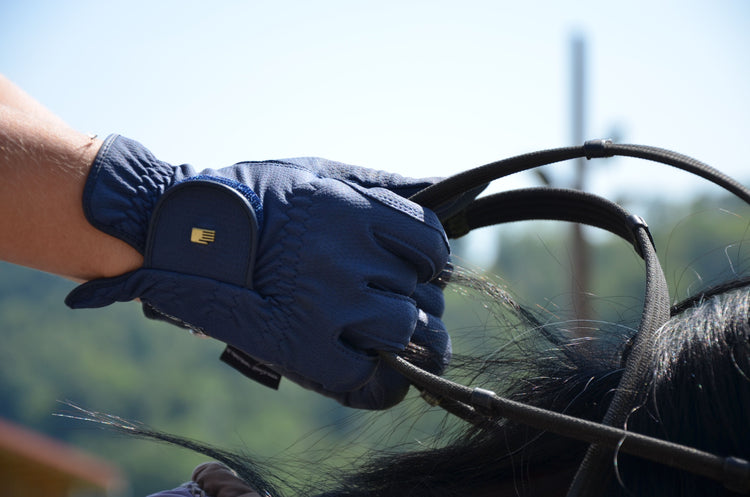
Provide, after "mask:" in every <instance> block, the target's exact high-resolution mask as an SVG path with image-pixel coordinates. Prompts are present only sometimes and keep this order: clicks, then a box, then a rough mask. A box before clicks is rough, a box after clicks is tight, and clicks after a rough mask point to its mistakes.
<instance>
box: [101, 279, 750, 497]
mask: <svg viewBox="0 0 750 497" xmlns="http://www.w3.org/2000/svg"><path fill="white" fill-rule="evenodd" d="M453 282H454V283H457V284H459V285H462V286H470V287H473V288H474V289H475V290H478V291H479V292H480V293H483V294H484V295H486V296H488V297H489V298H490V300H491V301H492V303H493V306H496V307H498V308H499V309H502V310H501V311H499V310H495V311H494V313H495V314H500V313H502V314H503V315H504V316H505V317H504V318H503V319H504V320H505V321H506V323H507V324H508V326H509V327H508V329H513V330H516V331H515V332H514V333H513V336H512V337H510V338H509V337H507V336H505V337H504V338H503V336H502V335H503V334H502V333H501V334H500V337H501V338H500V339H501V340H503V343H502V345H499V346H498V347H496V348H495V349H494V351H493V350H488V349H484V351H483V352H482V353H481V354H476V355H475V354H456V355H455V356H454V358H453V361H452V363H451V367H450V370H449V372H448V375H449V376H450V377H451V378H452V379H455V380H456V381H460V382H462V383H465V384H471V385H472V386H475V387H477V386H478V387H484V388H489V389H492V390H494V391H496V392H497V393H498V394H500V395H503V396H506V397H508V398H511V399H514V400H518V401H521V402H525V403H528V404H531V405H534V406H538V407H542V408H546V409H550V410H554V411H557V412H564V413H566V414H569V415H572V416H577V417H581V418H585V419H590V420H594V421H599V420H601V418H602V417H603V416H604V413H605V411H606V408H607V405H608V402H609V399H610V398H611V396H612V392H613V389H615V388H616V387H617V384H618V382H619V380H620V376H621V374H622V370H623V368H622V356H623V353H624V352H625V351H626V349H627V343H628V340H629V338H630V337H631V336H632V333H633V332H634V330H633V329H632V328H628V327H623V326H618V325H616V324H612V325H606V324H602V325H601V330H600V333H599V334H598V335H597V336H596V337H593V338H585V339H582V338H575V337H574V336H572V335H571V334H570V333H569V330H568V329H567V327H564V326H559V325H554V324H545V323H543V322H542V320H541V319H539V318H537V317H536V316H535V315H534V314H533V313H531V312H529V311H528V310H526V309H524V308H522V307H521V306H519V305H518V304H516V303H515V302H514V301H513V300H512V299H511V298H510V297H509V296H508V295H507V294H506V293H505V292H503V291H502V290H500V289H499V288H497V287H495V286H494V285H492V284H491V283H489V282H487V281H486V280H484V279H482V278H476V277H471V276H469V277H467V276H462V275H461V274H460V272H457V274H456V275H454V277H453ZM745 283H746V282H745ZM735 286H736V285H735ZM727 288H729V290H727ZM727 288H723V289H722V292H723V293H716V292H711V291H708V292H706V295H710V297H707V298H704V299H693V300H692V301H691V302H690V303H689V305H685V306H682V307H680V308H679V309H678V310H679V312H678V313H677V314H676V315H674V316H673V317H672V318H671V319H670V321H669V322H668V323H667V324H666V325H665V326H664V327H662V328H661V329H660V330H659V332H658V334H657V338H656V341H655V346H654V351H653V356H652V357H653V360H652V370H653V371H654V373H653V376H652V378H651V379H650V382H649V384H648V385H644V386H643V390H644V395H643V400H642V402H641V404H640V405H638V406H634V409H633V412H632V413H631V415H630V417H629V419H628V425H627V429H629V430H633V431H635V432H639V433H643V434H646V435H651V436H654V437H658V438H663V439H666V440H670V441H673V442H677V443H681V444H685V445H689V446H692V447H695V448H698V449H701V450H705V451H710V452H713V453H715V454H718V455H724V456H729V455H734V456H738V457H745V458H747V457H749V456H750V430H747V419H748V415H749V414H750V325H749V324H748V317H749V316H748V309H750V292H749V291H748V289H747V287H746V286H741V287H739V288H731V287H727ZM511 348H512V351H511V350H510V349H511ZM408 354H412V357H411V358H410V360H413V361H415V362H418V361H419V360H421V358H420V351H419V350H412V351H409V352H407V355H408ZM407 358H408V359H409V357H407ZM89 414H91V413H89ZM93 416H94V417H98V418H99V421H104V422H106V423H107V424H110V425H112V426H114V427H115V428H117V429H121V430H124V431H126V432H128V433H130V434H133V435H136V436H141V437H146V438H152V439H157V440H161V441H165V442H168V443H172V444H176V445H179V446H182V447H186V448H189V449H191V450H195V451H197V452H200V453H202V454H204V455H206V456H207V457H210V458H212V459H215V460H218V461H220V462H223V463H225V464H226V465H228V466H229V467H231V468H232V469H234V470H235V471H236V472H237V473H238V474H239V475H240V476H241V477H242V478H243V479H245V481H247V482H248V483H249V484H250V485H251V486H253V487H254V488H256V489H258V490H259V491H260V493H261V494H263V492H268V494H270V495H272V496H274V497H277V496H278V497H281V496H282V495H288V496H290V497H291V495H298V496H301V495H306V496H307V495H310V496H312V495H318V496H320V497H356V496H388V497H393V496H399V495H403V496H409V497H419V496H425V497H426V496H431V497H435V496H438V497H441V496H459V495H460V496H465V495H473V496H481V495H513V496H515V495H565V493H566V490H567V485H568V484H569V483H570V481H571V480H572V478H573V475H574V474H575V471H576V468H577V466H578V464H579V463H580V461H581V459H582V457H583V454H584V452H585V450H586V448H587V444H585V443H583V442H578V441H575V440H570V439H567V438H564V437H560V436H557V435H553V434H549V433H540V432H538V431H536V430H534V429H531V428H528V427H525V426H523V425H519V424H515V423H508V422H504V421H503V420H493V421H492V422H487V423H486V424H484V425H480V426H474V425H470V424H468V423H465V422H462V421H456V422H455V424H454V425H453V426H454V429H453V430H446V431H445V439H444V440H442V441H441V443H439V444H437V445H435V446H432V447H429V448H424V449H419V450H406V451H404V450H393V451H387V452H375V453H373V454H372V457H369V458H368V459H366V460H364V461H361V460H359V461H358V462H357V466H356V468H355V469H354V470H353V471H351V472H347V473H343V474H342V473H341V471H339V470H337V469H336V468H333V469H332V470H330V471H327V470H325V469H324V468H322V467H317V466H314V468H315V469H314V471H315V472H316V473H317V474H315V475H311V478H310V479H304V480H305V481H306V482H313V483H309V484H308V485H307V486H306V487H303V488H299V487H295V488H285V486H286V485H285V483H286V481H287V478H286V476H287V474H288V473H284V472H283V470H282V469H280V467H279V466H276V465H273V464H263V463H261V462H259V461H258V460H256V459H254V458H252V457H249V456H247V455H244V454H238V453H235V452H232V451H227V450H223V449H219V448H215V447H210V446H207V445H205V444H202V443H200V442H196V441H193V440H189V439H184V438H180V437H174V436H172V435H167V434H164V433H162V432H159V431H156V430H151V429H148V428H146V427H143V426H140V425H134V424H130V423H125V422H122V420H118V419H116V418H112V417H107V416H104V417H102V416H98V415H93ZM613 466H614V467H615V469H616V476H617V478H613V479H612V480H611V482H610V486H609V489H608V493H607V495H623V496H624V495H638V496H644V495H654V496H657V495H658V496H663V495H681V496H682V495H725V494H726V495H732V494H730V493H728V491H726V490H724V489H723V487H722V486H721V485H720V484H718V483H715V482H713V481H709V480H706V479H704V478H702V477H698V476H695V475H692V474H689V473H686V472H682V471H678V470H672V469H668V468H666V467H661V466H659V465H655V464H654V463H650V462H646V461H643V460H640V459H639V458H636V457H633V456H628V455H625V454H617V457H616V459H615V460H613Z"/></svg>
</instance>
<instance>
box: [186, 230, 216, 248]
mask: <svg viewBox="0 0 750 497" xmlns="http://www.w3.org/2000/svg"><path fill="white" fill-rule="evenodd" d="M214 240H216V231H214V230H207V229H204V228H193V230H192V231H191V232H190V241H191V242H193V243H200V244H201V245H208V244H209V243H213V242H214Z"/></svg>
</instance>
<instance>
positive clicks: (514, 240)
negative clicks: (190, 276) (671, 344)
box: [0, 198, 749, 497]
mask: <svg viewBox="0 0 750 497" xmlns="http://www.w3.org/2000/svg"><path fill="white" fill-rule="evenodd" d="M719 205H720V206H722V208H719V207H718V206H719ZM743 209H744V210H743ZM644 217H646V219H647V220H649V222H650V223H651V228H652V232H653V234H654V238H655V240H656V245H657V249H658V251H659V254H660V257H661V260H662V264H663V265H664V267H665V270H666V272H667V276H668V279H669V283H670V288H671V290H672V293H673V295H675V296H677V297H684V296H687V295H688V294H690V293H691V292H694V291H696V290H697V289H699V288H703V287H705V286H707V285H709V284H710V283H712V282H713V283H716V282H718V281H721V280H723V279H726V278H728V277H731V275H732V274H738V273H742V272H747V271H746V270H747V257H746V255H744V254H743V245H744V244H743V243H742V240H743V239H744V238H746V237H747V229H748V219H749V217H748V212H747V208H746V207H743V206H740V205H738V204H737V203H735V202H734V201H732V200H729V199H724V198H722V199H720V200H719V199H715V198H713V199H701V200H699V201H696V202H694V203H693V204H692V205H690V206H685V205H679V206H678V205H666V204H659V205H651V206H649V207H648V209H647V214H646V216H644ZM568 234H569V230H568V227H567V226H566V225H561V224H560V223H556V224H550V223H524V224H523V225H519V226H509V227H503V228H500V229H499V230H497V237H496V240H497V242H496V248H497V257H496V260H495V262H494V264H492V265H491V267H490V268H488V272H489V273H492V274H494V275H496V277H497V281H499V282H500V284H501V285H503V286H505V287H507V288H508V289H509V290H510V291H511V292H512V293H513V294H515V295H518V296H519V299H520V301H521V302H523V303H524V304H526V305H529V306H530V307H532V308H535V309H536V310H537V311H538V312H540V313H541V314H542V315H546V316H548V317H549V319H550V320H564V319H569V318H571V317H572V316H573V315H574V314H573V313H572V312H571V310H570V291H571V286H570V285H571V284H570V276H571V270H570V264H569V260H570V254H569V250H570V249H569V245H568V244H567V240H568ZM587 236H588V237H589V238H590V239H591V240H592V243H593V246H592V250H591V263H592V275H593V277H594V278H593V281H592V283H591V287H590V290H591V291H592V293H593V294H594V295H595V296H596V298H595V300H594V309H595V311H596V316H597V319H605V320H614V321H618V322H624V323H626V324H630V325H632V326H636V325H637V322H638V318H639V316H640V306H641V304H642V291H643V283H644V282H643V279H644V273H643V267H642V265H641V263H640V261H639V259H638V257H637V256H636V255H635V254H634V252H633V250H632V249H631V248H630V247H629V246H628V245H627V244H626V243H625V242H623V241H621V240H618V239H614V237H613V236H609V235H602V234H599V233H596V234H594V233H592V232H587ZM461 247H462V243H461V242H460V241H459V242H457V243H456V249H457V252H458V257H457V259H458V261H459V263H460V262H461V257H460V256H461ZM744 252H747V251H744ZM468 262H470V261H468ZM73 286H74V284H73V283H71V282H68V281H65V280H63V279H61V278H57V277H54V276H50V275H46V274H43V273H40V272H37V271H33V270H28V269H24V268H20V267H16V266H12V265H8V264H4V265H0V326H1V327H2V339H3V346H2V348H0V400H2V402H1V403H0V416H2V417H5V418H7V419H10V420H12V421H15V422H18V423H22V424H24V425H27V426H29V427H32V428H34V429H37V430H40V431H42V432H44V433H47V434H50V435H52V436H55V437H58V438H60V439H62V440H65V441H68V442H70V443H72V444H74V445H76V446H78V447H81V448H83V449H85V450H88V451H90V452H93V453H95V454H98V455H101V456H102V457H104V458H105V459H108V460H110V461H112V462H114V463H116V464H117V465H119V466H120V467H121V468H123V470H124V471H125V472H126V474H127V476H128V477H129V479H130V483H131V489H130V493H131V494H132V495H134V496H139V497H140V496H145V495H147V494H148V493H152V492H155V491H158V490H161V489H166V488H172V487H174V486H176V485H178V484H179V483H181V482H182V481H185V480H187V479H188V478H189V476H190V472H191V470H192V468H193V467H194V466H195V465H196V464H198V463H199V462H201V461H203V460H204V458H203V457H201V456H198V455H196V454H192V453H190V452H188V451H186V450H182V449H177V448H173V447H167V446H164V445H158V444H154V443H151V442H146V441H141V440H132V439H129V438H128V437H125V436H122V435H116V434H114V433H112V432H111V431H109V430H107V429H106V428H103V427H102V426H99V425H96V424H92V423H86V422H82V421H77V420H72V419H69V418H65V417H57V416H53V415H52V414H53V413H56V412H62V413H73V414H74V412H73V410H72V409H71V408H70V407H69V406H67V405H65V404H64V403H61V401H70V402H72V403H75V404H77V405H80V406H82V407H84V408H88V409H92V410H96V411H100V412H106V413H111V414H114V415H118V416H122V417H124V418H126V419H130V420H136V421H139V422H143V423H146V424H148V425H149V426H152V427H155V428H158V429H161V430H165V431H168V432H171V433H176V434H180V435H183V436H187V437H190V438H192V439H195V440H200V441H204V442H207V443H210V444H214V445H218V446H222V447H227V448H234V449H240V450H247V451H249V452H251V453H253V454H262V455H264V456H274V455H277V454H280V453H282V452H285V451H286V450H288V449H290V448H291V449H292V450H293V451H295V452H297V453H303V454H304V453H309V454H312V453H319V454H330V452H331V451H332V450H334V449H332V448H333V447H338V445H339V444H344V445H347V446H348V447H350V448H351V447H352V445H351V443H350V442H351V440H352V439H353V438H357V437H358V434H357V433H354V432H357V431H358V430H360V427H361V426H362V424H361V423H362V421H361V420H360V421H356V420H357V419H358V418H360V415H359V413H353V412H352V411H351V410H347V409H344V408H342V407H340V406H338V405H337V404H336V403H335V402H333V401H330V400H328V399H325V398H322V397H320V396H318V395H315V394H312V393H309V392H306V391H304V390H301V389H299V388H298V387H296V386H295V385H293V384H292V383H291V382H289V381H283V382H282V385H281V388H280V390H279V391H278V392H274V391H271V390H269V389H267V388H265V387H262V386H260V385H258V384H256V383H254V382H252V381H250V380H248V379H246V378H244V377H243V376H241V375H240V374H238V373H236V372H235V371H234V370H232V369H231V368H229V367H228V366H226V365H224V364H223V363H220V362H219V361H218V356H219V355H220V353H221V350H222V345H221V344H220V343H217V342H214V341H212V340H203V339H199V338H196V337H193V336H191V335H189V334H188V333H187V332H185V331H183V330H178V329H176V328H173V327H170V326H169V325H166V324H162V323H157V322H153V321H149V320H147V319H145V318H143V316H142V314H141V311H140V307H139V306H138V305H137V304H134V303H129V304H118V305H114V306H110V307H109V308H106V309H98V310H83V311H75V312H74V311H71V310H69V309H68V308H67V307H65V305H64V304H63V299H64V297H65V295H66V293H67V292H68V291H69V290H70V289H72V288H73ZM446 295H447V301H448V306H447V309H448V310H447V313H446V317H445V321H446V324H447V326H448V328H449V330H452V331H454V332H455V333H456V335H460V334H461V332H462V330H468V329H471V327H472V326H476V324H477V323H478V322H482V320H486V319H487V318H486V316H482V308H481V306H471V305H467V304H466V300H465V299H464V298H463V295H462V292H451V291H448V292H446ZM457 344H459V346H460V339H459V340H458V341H457ZM402 417H403V416H402V415H401V414H398V411H396V412H386V413H381V414H367V415H364V419H365V420H366V421H365V424H366V425H367V426H368V429H367V431H368V432H369V433H370V435H371V438H376V439H378V441H379V442H381V443H382V442H383V441H386V442H387V440H388V437H389V436H390V433H391V432H392V431H393V430H394V429H397V428H403V429H406V430H408V429H413V427H411V426H409V423H408V422H406V423H405V422H404V420H403V419H401V418H402ZM428 431H429V430H425V432H424V433H422V435H424V436H425V437H429V435H430V434H429V433H428ZM418 435H419V434H416V435H414V436H415V437H418ZM363 440H364V439H363ZM368 444H369V442H368V441H367V440H364V441H362V442H361V444H360V445H359V446H358V447H357V448H355V449H354V450H355V451H356V450H366V448H367V446H368ZM336 450H338V449H336Z"/></svg>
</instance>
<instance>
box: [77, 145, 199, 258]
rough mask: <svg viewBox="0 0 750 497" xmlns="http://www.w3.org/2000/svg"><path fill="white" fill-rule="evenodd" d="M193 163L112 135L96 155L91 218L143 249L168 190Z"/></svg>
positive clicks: (87, 203)
mask: <svg viewBox="0 0 750 497" xmlns="http://www.w3.org/2000/svg"><path fill="white" fill-rule="evenodd" d="M191 172H192V169H191V168H190V167H189V166H179V167H174V166H172V165H170V164H168V163H166V162H164V161H160V160H158V159H157V158H156V157H155V156H154V155H153V154H152V153H151V152H150V151H149V150H148V149H146V148H145V147H143V146H142V145H141V144H140V143H138V142H136V141H133V140H130V139H128V138H125V137H123V136H120V135H110V136H109V137H107V139H106V140H105V141H104V143H103V145H102V147H101V148H100V149H99V152H98V154H97V156H96V158H95V159H94V162H93V164H92V166H91V170H90V172H89V175H88V178H87V180H86V184H85V187H84V191H83V210H84V214H85V216H86V219H87V220H88V221H89V223H90V224H91V225H92V226H94V227H95V228H96V229H98V230H100V231H102V232H104V233H107V234H108V235H111V236H113V237H116V238H118V239H120V240H122V241H124V242H126V243H127V244H128V245H130V246H131V247H133V248H134V249H135V250H136V251H138V253H139V254H143V252H144V249H145V245H146V234H147V232H148V225H149V220H150V218H151V214H152V212H153V210H154V207H155V206H156V202H157V201H158V199H159V197H160V196H161V195H162V194H163V193H164V191H165V190H166V189H167V188H169V187H170V186H171V185H173V184H174V183H175V182H176V181H179V179H181V178H183V177H185V176H188V175H190V174H191Z"/></svg>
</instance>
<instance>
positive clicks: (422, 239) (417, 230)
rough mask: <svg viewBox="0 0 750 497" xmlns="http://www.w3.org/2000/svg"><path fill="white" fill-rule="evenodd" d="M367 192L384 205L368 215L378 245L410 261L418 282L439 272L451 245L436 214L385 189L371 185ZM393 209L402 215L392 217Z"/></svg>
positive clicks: (446, 260)
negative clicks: (383, 207) (371, 187)
mask: <svg viewBox="0 0 750 497" xmlns="http://www.w3.org/2000/svg"><path fill="white" fill-rule="evenodd" d="M366 192H367V193H366V195H367V196H368V197H370V198H371V199H372V200H375V201H376V202H378V203H380V204H384V205H385V206H387V208H385V209H382V208H381V209H375V210H374V212H373V214H372V215H371V216H370V218H369V221H370V222H371V225H372V229H373V232H374V236H375V238H376V239H377V241H378V243H379V244H380V246H381V247H383V248H385V249H386V250H388V251H389V252H391V253H393V254H395V255H397V256H399V257H401V258H403V259H404V260H406V261H408V262H410V263H411V264H413V265H414V267H415V268H416V270H417V276H418V279H419V281H420V282H424V281H429V280H430V279H432V278H433V277H435V276H436V275H437V274H438V273H439V272H440V271H442V269H443V267H445V264H446V263H447V262H448V256H449V254H450V246H449V245H448V239H447V237H446V235H445V231H443V226H442V225H441V224H440V221H439V220H438V218H437V216H436V215H435V213H434V212H432V211H430V210H429V209H424V208H422V207H420V206H419V205H417V204H415V203H413V202H410V201H409V200H406V199H404V198H401V197H399V196H398V195H396V194H394V193H393V192H390V191H388V190H383V189H381V188H373V189H370V190H366ZM394 210H395V211H400V212H401V213H403V214H405V215H400V216H398V215H397V216H394V215H393V211H394ZM415 221H416V222H415Z"/></svg>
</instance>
